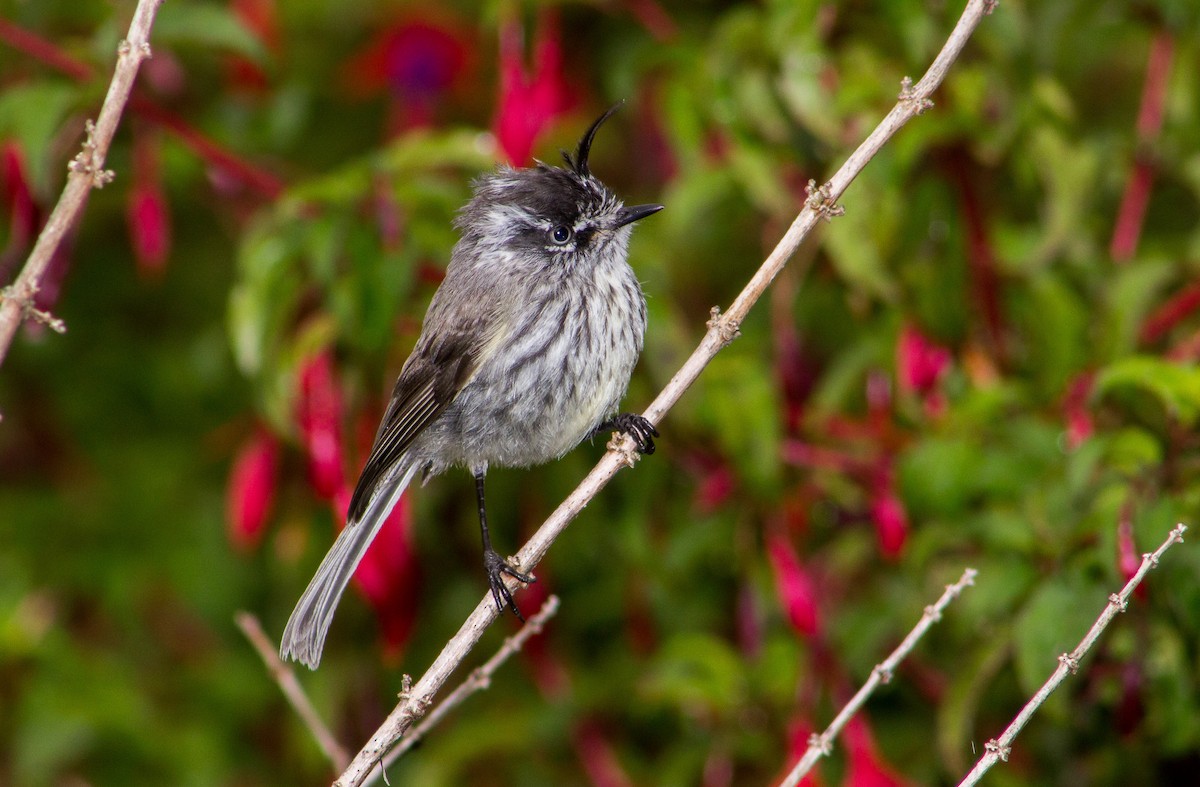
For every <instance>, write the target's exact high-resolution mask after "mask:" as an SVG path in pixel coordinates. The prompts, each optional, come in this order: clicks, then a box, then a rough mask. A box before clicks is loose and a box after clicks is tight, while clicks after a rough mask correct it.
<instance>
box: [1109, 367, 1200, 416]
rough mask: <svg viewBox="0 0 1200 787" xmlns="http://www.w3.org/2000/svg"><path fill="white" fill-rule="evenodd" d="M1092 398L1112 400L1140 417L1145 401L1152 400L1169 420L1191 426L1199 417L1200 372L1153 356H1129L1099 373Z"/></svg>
mask: <svg viewBox="0 0 1200 787" xmlns="http://www.w3.org/2000/svg"><path fill="white" fill-rule="evenodd" d="M1093 395H1094V396H1095V398H1096V399H1106V398H1110V397H1111V398H1112V399H1113V400H1116V401H1117V402H1118V403H1120V404H1121V405H1123V406H1124V407H1126V408H1127V409H1129V410H1131V411H1134V412H1136V413H1139V414H1142V415H1145V414H1146V410H1145V404H1146V400H1147V399H1151V400H1153V401H1155V402H1157V403H1158V404H1159V406H1160V407H1161V408H1162V410H1163V411H1164V413H1165V415H1166V416H1167V417H1168V418H1169V419H1171V420H1173V421H1176V422H1179V423H1181V424H1182V425H1184V426H1192V425H1193V424H1195V423H1196V418H1197V416H1198V415H1200V369H1197V368H1196V367H1195V366H1192V365H1183V364H1178V363H1173V362H1171V361H1167V360H1163V359H1162V358H1157V357H1153V356H1146V355H1137V356H1131V357H1128V358H1123V359H1121V360H1119V361H1116V362H1114V363H1112V364H1110V365H1109V366H1107V367H1105V368H1104V369H1102V370H1101V371H1100V373H1099V374H1098V375H1097V376H1096V384H1095V388H1094V391H1093Z"/></svg>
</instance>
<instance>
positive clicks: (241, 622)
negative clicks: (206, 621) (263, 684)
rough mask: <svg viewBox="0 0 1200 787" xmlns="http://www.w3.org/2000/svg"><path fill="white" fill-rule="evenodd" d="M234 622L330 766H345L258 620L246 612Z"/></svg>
mask: <svg viewBox="0 0 1200 787" xmlns="http://www.w3.org/2000/svg"><path fill="white" fill-rule="evenodd" d="M233 619H234V622H236V623H237V625H238V628H240V629H241V630H242V633H243V634H245V635H246V639H248V640H250V644H251V645H253V646H254V650H255V651H257V652H258V655H259V658H261V659H262V660H263V664H265V665H266V666H267V672H270V673H271V677H273V678H275V682H276V683H277V684H279V690H280V691H282V692H283V696H284V697H285V698H286V699H287V701H288V702H289V703H291V705H292V708H293V709H294V710H295V711H296V715H297V716H299V717H300V720H301V721H302V722H304V726H305V727H307V728H308V731H309V732H310V733H312V736H313V738H315V739H316V741H317V745H318V746H320V747H321V751H323V752H325V756H326V757H328V758H329V761H330V762H331V763H333V767H334V768H345V767H346V764H347V763H348V762H350V754H349V753H348V752H347V751H346V749H345V747H343V746H342V744H340V743H338V740H337V738H335V737H334V736H333V733H332V732H330V731H329V728H328V727H326V726H325V722H324V721H322V720H321V716H320V714H318V713H317V709H316V708H314V707H313V704H312V701H311V700H310V699H309V698H308V695H307V694H305V693H304V689H303V688H301V686H300V681H298V680H297V679H296V673H295V672H294V671H293V670H292V668H291V667H289V666H288V665H287V664H285V663H284V662H283V660H282V659H280V658H279V648H278V647H277V646H276V645H275V643H274V642H272V641H271V638H270V637H268V636H267V632H265V631H263V627H262V624H261V623H259V622H258V618H256V617H254V616H253V615H251V614H250V613H249V612H239V613H237V614H236V615H234V616H233Z"/></svg>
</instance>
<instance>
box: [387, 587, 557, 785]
mask: <svg viewBox="0 0 1200 787" xmlns="http://www.w3.org/2000/svg"><path fill="white" fill-rule="evenodd" d="M558 605H559V601H558V596H550V597H549V598H548V599H546V601H545V602H544V603H543V604H542V608H541V609H540V610H538V613H537V614H536V615H534V616H533V617H531V618H530V619H529V620H528V621H526V623H525V625H524V626H522V627H521V630H520V631H518V632H517V633H516V634H514V635H512V636H511V637H509V638H507V639H505V640H504V644H503V645H502V646H501V647H500V650H498V651H496V653H495V655H493V656H492V657H491V658H490V659H488V660H487V661H486V662H484V664H483V666H481V667H477V668H476V669H475V670H473V671H472V672H471V674H470V675H469V676H467V679H466V680H464V681H463V682H462V683H461V684H459V686H458V688H456V689H455V690H454V691H452V692H450V693H449V694H447V695H446V699H444V700H442V702H441V704H440V705H438V706H437V707H436V708H434V709H433V710H432V711H430V713H429V715H428V716H426V717H425V718H424V719H423V720H422V721H421V723H420V724H418V725H417V726H416V727H414V728H413V730H412V732H410V733H409V734H408V735H406V736H404V738H403V739H402V740H401V741H400V743H399V744H397V746H396V748H394V749H392V750H391V751H390V752H388V755H387V757H385V758H384V760H383V764H382V766H381V767H380V768H378V769H376V770H374V771H372V772H371V775H370V776H369V777H368V778H367V781H366V783H367V784H374V783H375V780H376V779H377V778H378V777H380V776H382V775H384V772H385V771H386V770H387V769H388V768H389V767H391V765H392V763H394V762H395V761H396V760H398V759H400V758H401V757H403V756H404V754H405V752H407V751H408V750H409V749H411V748H413V747H414V746H416V745H417V744H418V743H420V742H421V741H422V740H424V739H425V736H426V735H427V734H428V733H429V731H430V730H431V729H433V727H434V726H435V725H437V724H438V722H440V721H441V720H442V719H444V718H445V717H446V716H447V715H448V714H449V713H450V711H452V710H454V709H455V708H457V707H458V706H459V705H461V704H463V702H464V701H466V699H467V698H468V697H470V696H471V695H472V694H474V693H475V692H477V691H482V690H484V689H486V688H488V686H490V685H491V682H492V675H495V674H496V671H497V670H498V669H500V667H501V666H503V665H504V662H506V661H508V659H509V657H511V656H512V655H513V654H514V653H516V652H517V651H519V650H520V649H521V648H522V647H524V646H525V642H526V641H527V640H528V639H529V638H530V637H532V636H534V635H535V634H540V633H541V631H542V627H543V626H545V625H546V621H547V620H549V619H550V618H552V617H554V615H555V613H557V612H558Z"/></svg>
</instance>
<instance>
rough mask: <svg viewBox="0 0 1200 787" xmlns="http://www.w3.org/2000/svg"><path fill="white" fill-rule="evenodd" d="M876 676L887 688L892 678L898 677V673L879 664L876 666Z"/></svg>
mask: <svg viewBox="0 0 1200 787" xmlns="http://www.w3.org/2000/svg"><path fill="white" fill-rule="evenodd" d="M875 674H876V675H878V676H879V682H880V683H882V684H883V685H885V686H886V685H887V684H889V683H891V682H892V678H894V677H895V676H896V673H895V672H894V671H893V670H891V669H890V668H888V667H885V666H883V665H882V664H877V665H876V666H875Z"/></svg>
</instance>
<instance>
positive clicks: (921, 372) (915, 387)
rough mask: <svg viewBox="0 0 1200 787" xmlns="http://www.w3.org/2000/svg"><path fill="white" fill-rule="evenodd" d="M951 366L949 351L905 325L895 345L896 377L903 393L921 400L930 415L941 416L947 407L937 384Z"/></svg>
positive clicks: (909, 325) (910, 326)
mask: <svg viewBox="0 0 1200 787" xmlns="http://www.w3.org/2000/svg"><path fill="white" fill-rule="evenodd" d="M949 367H950V351H949V350H947V349H946V348H945V347H942V346H940V345H937V344H934V343H933V342H932V341H930V340H929V339H928V338H926V337H925V336H924V335H923V334H922V333H921V332H920V331H918V330H917V329H916V328H915V327H913V326H912V325H911V324H907V325H905V326H904V329H903V330H901V331H900V339H899V341H898V342H897V344H896V377H897V379H898V381H899V383H900V390H901V391H904V392H906V393H910V394H916V395H917V396H919V397H921V399H922V400H923V402H924V404H925V411H926V413H927V414H928V415H930V416H937V415H940V414H941V412H942V411H943V410H944V408H945V398H944V397H943V396H942V392H941V391H940V390H939V388H938V384H939V383H940V381H941V379H942V376H943V375H944V374H945V373H946V370H947V369H948V368H949Z"/></svg>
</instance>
